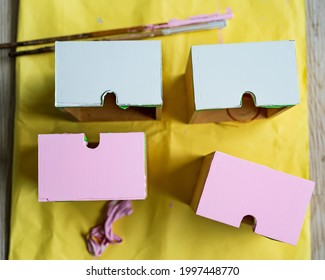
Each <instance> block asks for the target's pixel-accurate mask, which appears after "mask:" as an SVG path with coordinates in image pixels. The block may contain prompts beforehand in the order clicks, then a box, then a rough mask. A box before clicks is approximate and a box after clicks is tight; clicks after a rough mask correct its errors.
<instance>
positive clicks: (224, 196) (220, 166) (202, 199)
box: [192, 152, 315, 245]
mask: <svg viewBox="0 0 325 280" xmlns="http://www.w3.org/2000/svg"><path fill="white" fill-rule="evenodd" d="M314 185H315V183H314V182H312V181H308V180H305V179H301V178H298V177H295V176H292V175H289V174H285V173H283V172H280V171H276V170H273V169H271V168H268V167H266V166H263V165H260V164H256V163H253V162H249V161H247V160H242V159H239V158H236V157H233V156H230V155H226V154H223V153H220V152H215V153H212V154H210V155H208V156H207V157H206V158H205V160H204V163H203V166H202V169H201V173H200V176H199V178H198V182H197V186H196V190H195V193H194V196H193V199H192V208H193V209H194V211H195V213H196V214H197V215H199V216H203V217H206V218H209V219H212V220H215V221H218V222H221V223H225V224H228V225H231V226H234V227H237V228H239V227H240V224H241V222H242V220H243V218H245V219H246V218H250V219H251V222H253V228H254V232H255V233H257V234H260V235H263V236H266V237H269V238H272V239H275V240H279V241H282V242H286V243H289V244H292V245H296V244H297V242H298V238H299V234H300V231H301V228H302V225H303V222H304V217H305V215H306V211H307V208H308V204H309V201H310V198H311V195H312V192H313V189H314ZM246 220H247V219H246Z"/></svg>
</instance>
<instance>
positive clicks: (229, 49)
mask: <svg viewBox="0 0 325 280" xmlns="http://www.w3.org/2000/svg"><path fill="white" fill-rule="evenodd" d="M186 85H187V96H188V112H189V122H190V123H204V122H222V121H234V120H237V121H250V120H253V119H259V118H267V117H270V116H272V115H274V114H276V113H278V112H280V111H283V110H284V109H286V108H290V107H292V106H294V105H296V104H298V103H299V87H298V76H297V63H296V52H295V42H294V41H272V42H258V43H236V44H219V45H202V46H192V48H191V52H190V56H189V61H188V65H187V69H186Z"/></svg>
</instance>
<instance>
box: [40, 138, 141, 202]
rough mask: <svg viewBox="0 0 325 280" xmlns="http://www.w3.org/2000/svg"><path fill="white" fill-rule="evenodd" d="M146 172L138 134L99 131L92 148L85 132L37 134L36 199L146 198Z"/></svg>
mask: <svg viewBox="0 0 325 280" xmlns="http://www.w3.org/2000/svg"><path fill="white" fill-rule="evenodd" d="M87 145H88V146H87ZM89 146H90V147H89ZM146 173H147V172H146V150H145V135H144V133H142V132H139V133H138V132H136V133H100V143H99V145H98V146H97V147H96V148H92V147H91V145H89V144H88V143H87V141H86V140H85V135H84V134H83V133H79V134H40V135H39V136H38V199H39V201H81V200H135V199H145V198H146Z"/></svg>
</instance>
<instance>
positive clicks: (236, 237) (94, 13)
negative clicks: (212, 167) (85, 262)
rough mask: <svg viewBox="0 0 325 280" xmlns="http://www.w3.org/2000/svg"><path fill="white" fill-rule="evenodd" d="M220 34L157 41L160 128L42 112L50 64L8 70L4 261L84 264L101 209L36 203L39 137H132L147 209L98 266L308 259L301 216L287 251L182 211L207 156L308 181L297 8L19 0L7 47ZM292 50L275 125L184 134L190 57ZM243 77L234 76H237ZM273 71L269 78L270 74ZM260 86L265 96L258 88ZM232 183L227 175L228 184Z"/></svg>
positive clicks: (210, 0)
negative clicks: (170, 24)
mask: <svg viewBox="0 0 325 280" xmlns="http://www.w3.org/2000/svg"><path fill="white" fill-rule="evenodd" d="M227 7H230V8H231V9H232V11H233V13H234V15H235V17H234V18H233V19H231V20H229V21H228V26H227V27H226V28H225V29H223V30H222V31H216V30H211V31H204V32H194V33H188V34H179V35H173V36H169V37H163V38H157V40H161V41H162V52H163V55H162V59H163V94H164V106H163V114H162V121H161V122H160V121H145V122H100V123H99V122H94V123H78V122H75V121H72V120H71V119H70V118H69V117H68V116H67V115H65V114H64V113H63V112H61V111H60V110H58V109H56V108H55V107H54V55H53V54H41V55H34V56H26V57H20V58H18V59H17V65H16V67H17V69H16V71H17V108H16V122H15V125H16V126H15V157H14V181H13V189H12V219H11V240H10V259H93V257H92V256H91V255H90V254H89V253H88V252H87V249H86V245H85V239H84V237H85V235H86V233H87V232H88V231H89V229H90V228H91V227H92V226H94V225H96V224H98V223H99V222H100V221H101V219H102V214H103V207H104V205H105V202H104V201H97V202H60V203H39V202H38V200H37V195H38V194H37V136H38V134H39V133H75V132H76V133H77V132H85V133H86V135H87V137H88V139H89V140H90V141H95V140H98V138H99V133H100V132H121V131H123V132H124V131H144V132H145V133H146V136H147V149H148V153H147V154H148V197H147V199H146V200H144V201H135V202H133V207H134V214H133V215H131V216H128V217H125V218H122V219H121V220H119V221H118V222H116V224H114V226H113V231H114V232H115V233H116V234H117V235H119V236H121V237H122V238H123V239H124V241H123V243H121V244H119V245H112V246H109V247H108V248H107V249H106V251H105V252H104V254H103V255H102V256H101V257H100V259H308V258H310V234H309V213H308V214H307V216H306V218H305V223H304V226H303V228H302V231H301V235H300V239H299V242H298V245H297V246H296V247H295V246H291V245H287V244H284V243H280V242H277V241H273V240H270V239H267V238H264V237H262V236H259V235H257V234H254V233H253V232H252V231H251V229H250V228H249V227H248V226H242V227H241V228H240V229H237V228H233V227H230V226H227V225H224V224H221V223H218V222H215V221H212V220H208V219H205V218H202V217H199V216H196V215H195V214H194V212H193V211H192V209H191V208H190V206H189V204H190V200H191V197H192V194H193V190H194V186H195V183H196V179H197V176H198V173H199V170H200V167H201V164H202V159H203V157H204V156H205V155H207V154H209V153H211V152H212V151H215V150H218V151H221V152H225V153H229V154H231V155H234V156H237V157H240V158H244V159H247V160H250V161H253V162H256V163H260V164H264V165H266V166H269V167H271V168H274V169H277V170H281V171H284V172H287V173H290V174H293V175H296V176H300V177H303V178H308V176H309V171H308V134H307V128H308V127H307V93H306V62H305V52H306V47H305V7H304V1H303V0H299V1H298V0H297V1H290V0H288V1H284V0H276V1H265V0H250V1H249V0H242V1H238V0H220V1H216V0H206V1H201V0H178V1H173V0H161V1H148V0H147V1H146V0H138V1H134V0H124V1H120V0H110V1H108V0H97V1H86V0H69V1H64V0H47V1H41V0H28V1H27V0H21V1H20V10H19V29H18V40H27V39H34V38H41V37H49V36H55V35H64V34H73V33H81V32H87V31H94V30H104V29H111V28H118V27H127V26H133V25H140V24H149V23H158V22H164V21H168V20H169V19H172V18H186V17H188V16H191V15H198V14H210V13H213V12H216V11H218V12H225V11H226V8H227ZM220 36H222V40H223V43H231V42H254V41H271V40H288V39H293V40H296V51H297V62H298V68H299V87H300V94H301V104H300V105H298V106H296V107H294V108H292V109H290V110H287V111H286V112H284V113H282V114H280V115H279V116H277V117H275V118H271V119H266V120H259V121H253V122H251V123H247V124H240V123H235V122H230V123H225V124H213V123H211V124H202V125H189V124H187V123H186V116H187V103H186V93H185V80H184V71H185V67H186V64H187V59H188V55H189V49H190V46H191V45H199V44H216V43H219V37H220ZM243 67H244V65H243ZM274 71H276V69H274ZM266 86H267V85H266ZM235 175H236V171H235V170H234V176H235Z"/></svg>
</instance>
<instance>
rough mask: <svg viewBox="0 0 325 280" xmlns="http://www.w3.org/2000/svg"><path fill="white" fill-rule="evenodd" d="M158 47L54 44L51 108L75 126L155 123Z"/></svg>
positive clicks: (127, 43) (108, 43) (159, 80)
mask: <svg viewBox="0 0 325 280" xmlns="http://www.w3.org/2000/svg"><path fill="white" fill-rule="evenodd" d="M161 67H162V66H161V43H160V41H106V42H104V41H93V42H56V43H55V106H56V107H57V108H61V109H63V110H65V111H66V112H68V113H70V114H71V115H72V116H73V117H75V118H76V119H77V120H79V121H126V120H130V121H133V120H152V119H159V118H160V112H161V106H162V69H161Z"/></svg>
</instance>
